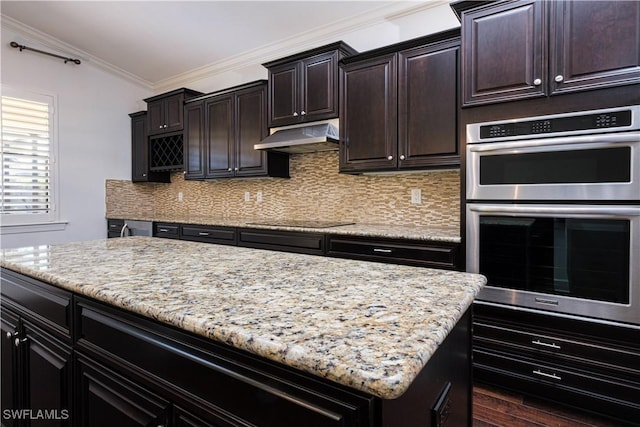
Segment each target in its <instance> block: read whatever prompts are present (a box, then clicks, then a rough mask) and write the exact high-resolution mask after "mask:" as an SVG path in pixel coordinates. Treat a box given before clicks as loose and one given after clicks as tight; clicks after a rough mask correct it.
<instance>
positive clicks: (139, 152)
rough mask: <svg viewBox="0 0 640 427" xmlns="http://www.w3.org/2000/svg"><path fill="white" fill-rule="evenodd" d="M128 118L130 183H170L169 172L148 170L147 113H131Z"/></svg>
mask: <svg viewBox="0 0 640 427" xmlns="http://www.w3.org/2000/svg"><path fill="white" fill-rule="evenodd" d="M129 117H131V181H132V182H170V177H169V172H166V171H165V172H154V171H151V168H150V164H149V158H150V156H149V139H148V138H147V112H146V111H139V112H137V113H131V114H129Z"/></svg>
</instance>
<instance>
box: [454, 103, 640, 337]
mask: <svg viewBox="0 0 640 427" xmlns="http://www.w3.org/2000/svg"><path fill="white" fill-rule="evenodd" d="M466 199H467V203H466V253H467V270H468V271H472V272H479V273H482V274H484V275H485V276H487V279H488V283H487V287H486V288H485V289H483V291H482V292H481V293H480V295H479V297H478V299H479V300H484V301H489V302H493V303H500V304H508V305H513V306H519V307H525V308H529V309H541V310H548V311H552V312H557V313H564V314H567V315H575V316H581V317H582V316H584V317H590V318H594V319H599V320H601V321H614V322H622V323H628V324H634V325H640V106H629V107H620V108H611V109H606V110H596V111H581V112H573V113H567V114H558V115H553V116H543V117H530V118H523V119H517V120H510V121H499V122H490V123H477V124H470V125H468V126H467V172H466Z"/></svg>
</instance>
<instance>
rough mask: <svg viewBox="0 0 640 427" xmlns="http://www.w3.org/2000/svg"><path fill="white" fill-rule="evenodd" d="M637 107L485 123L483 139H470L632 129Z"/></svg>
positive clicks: (481, 133) (482, 129)
mask: <svg viewBox="0 0 640 427" xmlns="http://www.w3.org/2000/svg"><path fill="white" fill-rule="evenodd" d="M634 109H635V108H634V107H629V108H628V109H617V110H615V111H606V110H601V111H592V112H583V113H575V114H558V115H555V116H546V117H538V118H532V119H522V120H520V121H519V120H512V121H506V122H497V123H482V124H480V125H479V130H480V132H479V137H480V141H469V142H481V141H482V140H488V139H494V138H501V139H502V138H508V137H526V136H535V135H545V134H546V135H547V136H552V135H555V134H564V133H575V132H580V131H586V132H588V131H590V130H602V129H612V130H615V129H616V128H629V127H630V126H631V125H632V121H633V120H632V116H633V114H632V113H633V110H634ZM470 126H471V125H470ZM621 130H622V129H621Z"/></svg>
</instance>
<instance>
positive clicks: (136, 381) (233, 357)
mask: <svg viewBox="0 0 640 427" xmlns="http://www.w3.org/2000/svg"><path fill="white" fill-rule="evenodd" d="M76 313H77V321H78V328H77V331H78V341H77V347H78V350H77V352H78V356H77V360H78V364H77V370H78V375H77V378H78V381H79V384H78V387H79V401H78V406H79V413H80V417H81V420H82V425H91V426H94V425H97V426H101V425H105V426H106V425H118V426H138V425H154V426H155V425H183V426H194V425H198V426H205V425H206V426H211V425H215V426H249V425H264V426H298V425H301V424H300V423H301V422H302V423H303V424H304V425H306V426H336V427H337V426H346V425H370V423H371V419H370V417H371V416H372V411H373V405H374V401H375V399H374V398H373V397H371V396H368V395H365V394H363V393H358V392H356V391H351V390H348V389H346V388H344V387H338V386H335V385H332V384H330V383H328V382H326V381H321V380H315V379H312V378H309V377H308V376H304V375H301V374H298V373H296V372H294V371H293V370H290V369H286V368H284V367H281V366H276V365H274V364H272V363H269V362H266V361H262V360H258V359H256V358H255V357H252V356H250V355H248V354H245V353H243V352H241V351H238V350H235V349H232V348H229V347H226V346H221V345H219V344H217V343H215V342H211V341H208V340H203V339H200V338H198V337H196V336H193V335H189V334H186V333H183V332H181V331H178V330H174V329H172V328H168V327H164V326H162V325H159V324H157V323H154V322H151V321H148V320H147V319H143V318H140V317H139V316H136V315H132V314H129V313H126V312H123V311H122V310H118V309H114V308H111V307H108V306H105V305H103V304H101V303H96V302H93V301H90V300H86V299H84V298H81V297H78V299H77V306H76ZM170 414H172V416H170ZM302 420H304V421H302ZM94 422H95V424H94Z"/></svg>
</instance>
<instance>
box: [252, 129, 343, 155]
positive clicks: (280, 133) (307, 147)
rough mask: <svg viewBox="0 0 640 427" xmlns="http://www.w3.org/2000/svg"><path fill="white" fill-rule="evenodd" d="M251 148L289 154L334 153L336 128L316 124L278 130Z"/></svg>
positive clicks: (336, 145)
mask: <svg viewBox="0 0 640 427" xmlns="http://www.w3.org/2000/svg"><path fill="white" fill-rule="evenodd" d="M253 148H255V149H256V150H267V151H280V152H283V153H289V154H300V153H315V152H318V151H335V150H337V149H338V128H337V127H335V126H334V125H333V124H331V123H317V124H310V125H305V126H300V127H295V128H288V129H280V130H277V131H275V132H274V133H272V134H271V135H269V136H268V137H266V138H265V139H263V140H262V142H260V144H256V145H254V146H253Z"/></svg>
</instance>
